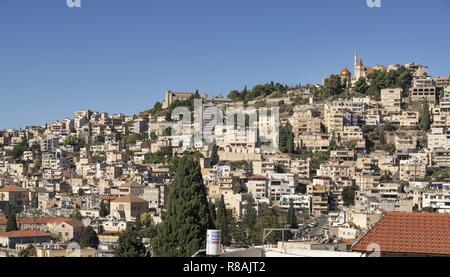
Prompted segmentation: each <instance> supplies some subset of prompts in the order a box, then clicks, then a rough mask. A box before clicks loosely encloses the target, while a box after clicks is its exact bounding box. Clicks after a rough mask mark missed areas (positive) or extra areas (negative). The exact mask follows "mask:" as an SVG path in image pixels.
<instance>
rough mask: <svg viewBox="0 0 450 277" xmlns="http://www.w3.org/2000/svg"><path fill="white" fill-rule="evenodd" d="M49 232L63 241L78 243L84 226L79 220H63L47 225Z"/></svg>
mask: <svg viewBox="0 0 450 277" xmlns="http://www.w3.org/2000/svg"><path fill="white" fill-rule="evenodd" d="M47 228H48V231H49V232H50V233H52V234H54V235H56V236H57V237H58V238H59V239H60V240H61V241H63V242H69V241H73V240H75V241H77V240H79V239H80V237H81V234H82V233H83V229H84V226H83V224H81V222H79V221H78V220H74V219H61V220H54V221H51V222H49V223H47Z"/></svg>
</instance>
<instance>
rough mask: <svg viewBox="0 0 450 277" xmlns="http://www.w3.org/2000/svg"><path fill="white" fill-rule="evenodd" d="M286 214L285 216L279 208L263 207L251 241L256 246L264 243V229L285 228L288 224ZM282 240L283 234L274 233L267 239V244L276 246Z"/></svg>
mask: <svg viewBox="0 0 450 277" xmlns="http://www.w3.org/2000/svg"><path fill="white" fill-rule="evenodd" d="M285 220H286V214H283V213H281V212H280V210H278V209H277V208H272V207H268V206H267V205H266V206H262V207H261V209H260V217H259V218H258V220H257V221H256V224H255V228H254V230H253V231H252V233H251V241H252V243H253V244H254V245H261V244H262V243H263V232H264V229H268V228H284V227H285V223H286V221H285ZM281 239H282V234H281V232H272V233H271V234H270V235H269V236H267V237H266V239H265V241H264V242H265V243H271V244H275V243H277V242H279V241H281Z"/></svg>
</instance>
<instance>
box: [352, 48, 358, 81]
mask: <svg viewBox="0 0 450 277" xmlns="http://www.w3.org/2000/svg"><path fill="white" fill-rule="evenodd" d="M357 67H358V53H357V52H355V63H354V67H353V70H354V74H353V76H356V70H357Z"/></svg>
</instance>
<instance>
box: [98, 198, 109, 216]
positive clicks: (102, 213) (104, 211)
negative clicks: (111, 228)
mask: <svg viewBox="0 0 450 277" xmlns="http://www.w3.org/2000/svg"><path fill="white" fill-rule="evenodd" d="M99 214H100V217H106V216H108V215H109V211H108V208H107V207H106V204H105V202H104V201H102V202H101V203H100V211H99Z"/></svg>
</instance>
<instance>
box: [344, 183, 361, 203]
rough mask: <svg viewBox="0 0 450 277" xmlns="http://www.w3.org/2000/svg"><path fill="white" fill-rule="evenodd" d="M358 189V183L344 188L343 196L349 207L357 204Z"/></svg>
mask: <svg viewBox="0 0 450 277" xmlns="http://www.w3.org/2000/svg"><path fill="white" fill-rule="evenodd" d="M358 189H359V188H358V186H356V185H352V186H348V187H345V188H344V189H343V191H342V198H343V200H344V205H345V206H347V207H349V206H352V205H355V193H356V191H357V190H358Z"/></svg>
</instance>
